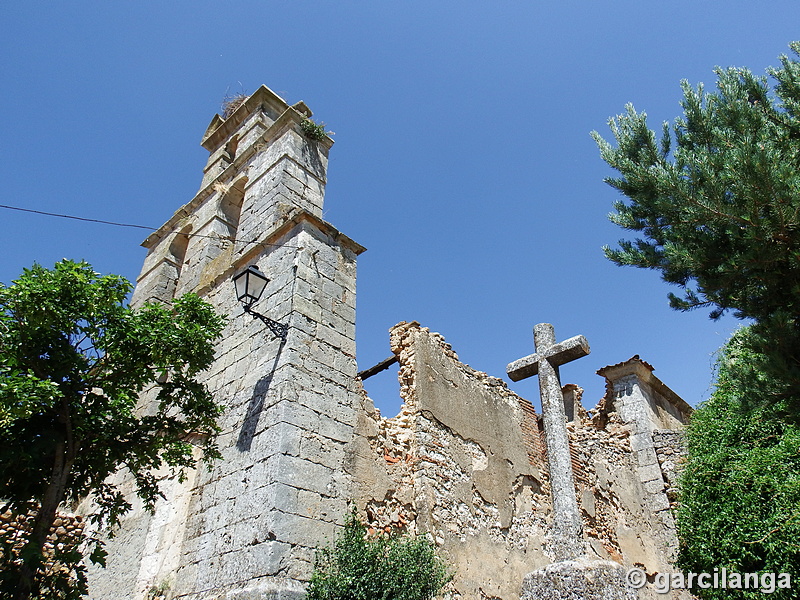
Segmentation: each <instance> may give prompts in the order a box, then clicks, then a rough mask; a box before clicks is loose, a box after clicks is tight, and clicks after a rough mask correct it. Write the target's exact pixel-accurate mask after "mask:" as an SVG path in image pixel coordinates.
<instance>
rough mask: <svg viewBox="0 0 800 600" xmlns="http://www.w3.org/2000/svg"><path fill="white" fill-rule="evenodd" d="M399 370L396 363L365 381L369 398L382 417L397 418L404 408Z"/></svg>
mask: <svg viewBox="0 0 800 600" xmlns="http://www.w3.org/2000/svg"><path fill="white" fill-rule="evenodd" d="M399 369H400V367H399V365H398V364H397V362H396V361H395V362H393V363H392V364H390V365H387V368H385V369H382V370H380V371H379V372H376V373H375V374H374V375H372V376H370V377H368V378H367V379H366V380H365V381H363V384H364V389H365V390H366V392H367V396H369V397H370V399H371V400H372V402H373V404H375V408H377V409H378V410H380V411H381V416H382V417H387V418H392V417H394V416H397V414H399V413H400V409H401V407H402V406H403V400H402V399H401V398H400V383H399V381H398V372H399Z"/></svg>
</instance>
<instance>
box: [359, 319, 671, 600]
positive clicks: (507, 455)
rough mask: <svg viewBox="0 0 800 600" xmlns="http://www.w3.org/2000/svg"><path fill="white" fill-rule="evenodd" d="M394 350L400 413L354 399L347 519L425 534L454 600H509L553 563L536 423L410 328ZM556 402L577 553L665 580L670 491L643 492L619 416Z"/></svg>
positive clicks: (569, 390) (515, 399) (399, 331)
mask: <svg viewBox="0 0 800 600" xmlns="http://www.w3.org/2000/svg"><path fill="white" fill-rule="evenodd" d="M390 340H391V347H392V351H393V352H394V353H395V355H396V356H397V357H398V359H399V364H400V369H399V379H400V394H401V398H402V399H403V401H404V403H403V406H402V409H401V411H400V414H398V415H397V416H396V417H392V418H383V417H381V416H380V414H379V413H378V412H377V411H375V410H374V408H373V406H372V401H371V400H370V399H369V398H367V397H366V394H364V395H363V396H362V408H363V412H362V413H361V414H360V416H359V421H358V423H357V426H356V438H355V440H356V442H355V443H354V445H353V447H352V450H351V453H350V461H349V465H350V467H349V468H350V472H351V473H352V475H353V478H354V493H355V500H356V506H357V508H358V509H359V510H360V511H363V512H362V514H363V515H364V516H365V518H366V519H367V521H368V523H369V524H370V526H371V528H372V529H373V530H385V531H397V530H399V531H408V532H412V533H416V534H426V535H429V536H430V537H431V539H432V540H433V541H434V542H435V543H436V545H437V547H438V548H439V549H440V551H441V553H442V554H443V555H444V556H445V557H446V559H447V561H448V562H449V563H450V564H451V565H452V566H453V567H454V568H455V571H456V576H455V579H454V581H453V583H452V584H451V590H450V593H451V595H452V597H453V598H465V599H466V598H470V599H471V598H502V599H503V600H515V599H516V598H519V593H520V584H521V582H522V579H523V577H524V575H525V574H526V573H528V572H530V571H532V570H534V569H537V568H541V567H543V566H545V565H547V564H548V563H550V562H551V560H552V557H551V556H549V555H548V553H547V550H546V547H545V538H546V534H547V531H548V526H549V523H550V520H551V517H552V514H551V513H552V504H551V500H550V495H549V486H548V476H547V467H546V459H545V454H544V444H543V443H542V440H541V433H540V427H539V425H538V417H537V415H536V412H535V410H534V408H533V406H532V405H531V404H530V402H528V401H527V400H525V399H523V398H520V397H519V396H517V395H516V394H514V393H513V392H511V391H510V390H509V389H508V388H507V387H506V385H505V384H504V383H503V382H502V381H501V380H499V379H496V378H493V377H489V376H487V375H486V374H485V373H481V372H479V371H475V370H474V369H472V368H470V367H469V366H467V365H464V364H463V363H461V362H460V361H459V360H458V357H457V355H456V354H455V352H453V350H452V348H451V347H450V346H449V345H448V344H447V343H446V342H445V341H444V339H443V338H442V336H441V335H439V334H437V333H432V332H430V331H429V330H428V329H426V328H423V327H420V326H419V324H418V323H401V324H399V325H397V326H396V327H394V328H393V329H392V331H391V334H390ZM564 391H565V397H566V398H567V399H568V400H569V401H570V402H572V403H573V405H572V406H573V410H572V414H573V421H572V422H570V423H569V424H568V433H569V438H570V446H571V450H572V457H573V465H574V469H575V471H576V487H577V489H576V493H577V496H578V500H579V505H580V508H581V513H582V516H583V520H584V534H585V538H586V550H587V554H588V555H589V556H594V557H596V558H600V559H607V560H613V561H616V562H618V563H622V564H624V565H626V566H628V567H632V566H640V567H642V568H644V569H645V570H646V571H647V572H648V573H651V574H654V573H657V572H661V571H665V570H670V568H671V567H670V566H669V561H670V559H671V558H672V552H673V550H674V548H675V545H676V540H675V536H674V524H673V523H672V521H671V517H670V516H669V510H668V509H667V510H666V512H664V510H663V508H662V507H661V505H660V502H661V500H660V498H661V497H664V498H665V495H664V493H665V489H666V487H667V482H666V479H665V478H664V476H662V474H661V472H660V471H659V479H660V481H661V485H660V487H659V486H657V485H654V484H651V485H647V482H643V481H642V476H641V475H640V465H639V463H638V459H637V456H638V455H637V453H636V452H635V451H634V450H633V449H632V446H631V441H632V436H633V435H634V432H635V431H636V428H635V424H634V423H631V422H626V421H625V420H624V419H623V418H622V417H621V416H620V415H619V414H618V413H617V412H616V411H615V410H606V411H605V412H603V414H602V415H600V414H599V411H595V415H594V416H595V419H594V420H589V418H588V415H587V414H586V411H584V410H583V409H582V407H581V405H580V393H581V390H580V389H579V388H577V386H565V389H564ZM606 405H607V408H612V409H613V405H614V403H613V402H612V401H610V400H609V401H607V402H606ZM598 423H601V425H598ZM669 433H671V432H664V435H663V439H666V438H667V437H668V436H669ZM659 439H661V438H659ZM664 447H665V448H666V446H664ZM659 509H662V510H659Z"/></svg>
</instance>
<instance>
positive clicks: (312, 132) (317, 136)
mask: <svg viewBox="0 0 800 600" xmlns="http://www.w3.org/2000/svg"><path fill="white" fill-rule="evenodd" d="M300 129H301V130H302V131H303V134H304V135H305V136H306V137H307V138H308V139H310V140H314V141H317V142H318V141H320V140H322V139H325V138H326V137H327V136H328V132H326V131H325V123H315V122H314V121H312V120H311V119H303V120H302V121H300Z"/></svg>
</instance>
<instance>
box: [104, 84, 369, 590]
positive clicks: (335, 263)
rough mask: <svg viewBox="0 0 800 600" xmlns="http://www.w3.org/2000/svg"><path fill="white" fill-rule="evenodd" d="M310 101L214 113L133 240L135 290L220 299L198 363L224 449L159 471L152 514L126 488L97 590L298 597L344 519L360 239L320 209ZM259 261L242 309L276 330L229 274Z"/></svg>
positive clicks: (324, 145)
mask: <svg viewBox="0 0 800 600" xmlns="http://www.w3.org/2000/svg"><path fill="white" fill-rule="evenodd" d="M310 116H311V111H310V110H309V109H308V107H306V105H305V104H303V103H302V102H299V103H297V104H295V105H294V106H289V105H288V104H287V103H286V102H285V101H284V100H282V99H281V98H280V97H278V96H277V95H276V94H275V93H273V92H272V91H271V90H269V89H268V88H266V87H261V88H259V89H258V90H257V91H256V92H255V93H254V94H252V95H251V96H250V97H248V98H247V99H246V100H245V101H244V102H243V103H242V104H241V105H240V106H238V108H236V109H235V110H234V111H233V112H232V113H231V114H229V115H228V116H227V118H222V117H220V116H219V115H216V116H215V117H214V119H213V120H212V121H211V124H210V125H209V127H208V129H207V130H206V133H205V135H204V136H203V140H202V145H203V147H205V148H206V149H207V150H208V151H209V152H210V157H209V159H208V164H207V165H206V167H205V169H204V174H203V181H202V184H201V187H200V191H199V192H198V193H197V195H196V196H195V197H194V198H193V199H192V200H191V201H189V202H188V203H187V204H185V205H184V206H183V207H182V208H180V209H179V210H178V211H177V212H176V213H175V215H174V216H173V217H172V218H171V219H170V220H169V221H167V222H166V223H165V224H164V225H163V226H162V227H161V228H160V229H159V230H158V231H156V232H155V233H153V234H152V235H151V236H150V237H148V238H147V240H146V241H145V242H144V244H143V245H144V246H145V247H147V248H148V250H149V253H148V255H147V258H146V259H145V263H144V267H143V269H142V273H141V275H140V277H139V279H138V282H137V287H136V291H135V292H134V295H133V300H132V304H134V305H137V304H142V303H144V302H146V301H150V300H156V301H169V300H170V299H171V298H173V297H174V296H176V295H180V294H183V293H185V292H190V291H192V292H195V293H197V294H199V295H200V296H201V297H203V298H204V299H205V300H207V301H209V302H211V303H212V304H213V305H214V307H215V308H216V309H217V311H219V312H220V313H222V314H225V315H228V324H227V327H226V329H225V331H224V334H223V338H222V340H221V341H220V343H219V346H218V348H217V353H216V361H215V363H214V365H213V366H212V368H211V369H210V371H209V372H208V373H207V374H206V376H205V377H206V379H205V383H206V384H207V385H208V387H209V389H210V390H211V392H212V393H213V394H214V396H215V398H216V399H217V401H218V402H220V403H222V404H223V405H224V406H225V411H224V414H223V417H222V419H221V422H220V424H221V426H222V433H221V435H220V437H219V440H218V442H219V447H220V450H221V452H222V456H223V458H222V460H220V461H217V462H216V463H215V464H214V465H213V468H212V469H211V470H208V469H206V468H204V467H201V468H199V469H198V470H197V471H196V472H194V473H192V474H191V476H190V477H189V479H188V480H187V481H185V482H183V483H177V482H170V483H168V484H167V485H166V487H165V488H164V492H165V495H166V498H167V499H166V500H165V501H164V502H162V503H160V504H159V505H158V506H157V508H156V512H155V514H154V515H150V514H149V513H148V512H146V511H145V510H143V508H142V507H141V506H139V505H136V504H135V503H134V510H133V511H132V512H131V513H129V515H128V516H127V517H126V519H125V522H124V525H123V527H122V530H121V531H120V532H119V533H118V535H117V536H116V537H115V538H113V539H112V540H111V541H110V542H109V544H108V546H107V549H108V551H109V560H108V568H106V569H99V570H95V571H93V573H92V585H91V589H92V597H93V598H98V599H99V598H104V599H108V598H119V599H122V598H125V599H126V600H127V599H129V598H134V599H144V598H147V597H148V594H150V596H149V597H153V593H154V592H153V590H167V591H168V592H165V594H164V596H165V597H169V598H180V599H185V600H190V599H191V600H199V599H201V598H202V599H204V600H205V599H211V598H236V599H237V600H249V599H251V598H252V599H255V598H267V597H269V598H287V599H288V598H300V597H302V593H303V592H302V590H303V582H304V581H305V580H307V579H308V577H309V575H310V572H311V561H312V560H313V548H314V547H316V546H317V545H319V544H320V543H323V542H324V541H325V540H326V538H327V539H331V538H332V537H333V531H334V523H335V522H337V521H339V522H341V517H342V515H343V513H344V512H345V510H346V501H347V499H348V498H349V497H350V491H349V489H348V483H347V479H346V477H345V474H344V472H343V466H342V465H343V461H344V454H345V446H346V445H347V444H348V443H349V442H350V441H351V438H352V435H353V426H354V423H355V407H356V406H358V394H357V391H356V389H355V387H354V382H355V379H356V360H355V291H356V289H355V283H356V257H357V256H358V255H359V254H360V253H361V252H362V251H363V250H364V248H363V247H362V246H360V245H359V244H357V243H356V242H354V241H353V240H351V239H349V238H348V237H346V236H345V235H343V234H342V233H340V232H339V231H338V230H336V229H335V228H334V227H333V226H332V225H330V224H329V223H326V222H325V221H323V220H322V204H323V196H324V191H325V182H326V168H327V163H328V152H329V150H330V147H331V145H332V144H333V142H332V140H331V139H330V138H329V137H327V136H322V139H311V138H310V137H309V136H308V135H307V134H306V133H305V132H304V127H303V124H304V122H305V121H307V119H308V118H309V117H310ZM307 124H308V123H306V125H307ZM306 129H307V128H306ZM317 137H319V136H317ZM256 264H257V265H258V268H259V269H260V270H261V271H262V272H263V273H264V274H265V275H267V277H269V278H270V282H269V284H268V285H267V287H266V289H265V291H264V294H263V296H262V298H261V300H260V301H258V302H257V303H256V304H254V305H253V309H254V310H256V311H257V312H259V313H261V314H262V315H264V316H266V317H269V318H270V319H273V320H274V321H277V322H278V323H281V324H285V325H287V326H288V332H287V336H286V339H281V338H280V337H277V336H276V335H274V334H273V333H272V332H271V331H270V330H269V329H268V328H267V327H266V326H265V325H264V323H262V322H261V321H260V320H258V319H256V318H253V317H252V316H251V315H249V314H247V313H245V312H244V311H243V309H242V306H241V305H240V304H239V303H238V302H237V300H236V297H235V293H234V286H233V283H232V277H233V276H234V275H236V274H237V273H239V272H241V271H242V270H244V269H245V268H246V267H248V266H250V265H256ZM156 597H158V596H157V595H156Z"/></svg>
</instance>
